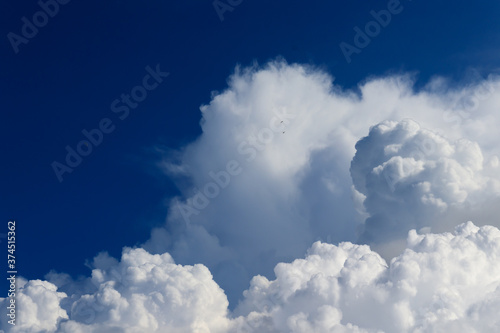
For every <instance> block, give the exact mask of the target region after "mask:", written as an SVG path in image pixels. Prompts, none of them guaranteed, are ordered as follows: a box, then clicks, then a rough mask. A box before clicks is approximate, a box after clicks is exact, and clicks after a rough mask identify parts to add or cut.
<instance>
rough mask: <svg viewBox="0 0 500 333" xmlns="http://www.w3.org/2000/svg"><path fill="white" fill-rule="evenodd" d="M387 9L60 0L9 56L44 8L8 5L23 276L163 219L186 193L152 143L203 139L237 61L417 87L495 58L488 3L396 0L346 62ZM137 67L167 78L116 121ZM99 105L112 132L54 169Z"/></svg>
mask: <svg viewBox="0 0 500 333" xmlns="http://www.w3.org/2000/svg"><path fill="white" fill-rule="evenodd" d="M389 2H390V1H389ZM387 6H388V2H386V1H382V2H366V1H358V0H354V1H335V2H333V1H332V2H327V1H316V0H313V1H308V2H304V1H273V2H269V1H258V0H257V1H242V2H241V3H240V4H238V5H237V6H235V7H234V8H233V10H232V11H227V12H224V13H223V18H224V20H222V21H221V20H220V17H219V15H218V13H217V11H216V9H215V8H214V6H213V4H212V2H210V1H202V2H191V1H181V2H169V1H163V2H161V1H151V2H146V3H139V2H134V1H130V0H115V1H109V2H104V3H103V2H98V1H91V2H88V1H87V2H77V1H70V2H68V3H67V4H64V5H62V4H61V5H60V7H59V11H58V13H57V14H55V15H54V17H51V18H49V20H48V23H47V25H46V26H43V27H41V28H39V31H38V33H37V34H36V36H34V37H33V38H31V39H29V41H28V42H27V43H26V44H20V45H18V48H19V50H18V52H17V53H16V52H15V50H14V47H13V46H12V43H11V42H10V41H9V39H8V37H7V35H8V34H9V33H10V32H13V33H15V34H18V35H20V34H21V29H22V26H23V21H22V20H21V19H22V18H23V17H27V18H28V19H29V20H30V21H32V18H33V15H34V14H35V13H36V12H38V11H40V6H39V4H37V2H35V1H30V2H22V3H18V2H11V3H4V6H3V10H2V14H1V16H2V17H1V22H2V34H3V36H4V38H3V42H2V43H1V44H0V45H1V46H0V50H1V51H0V52H1V55H2V62H1V65H0V66H1V72H2V79H1V86H0V92H1V97H2V98H1V100H2V110H3V111H2V113H3V115H4V121H2V122H1V131H0V132H1V133H2V140H1V150H2V155H3V162H2V165H1V167H0V168H1V174H2V182H1V185H0V186H1V197H0V202H1V203H0V215H1V216H2V220H3V221H4V223H5V227H4V229H3V231H2V230H0V232H6V224H7V221H8V220H9V219H15V220H16V221H17V244H18V246H17V257H18V259H17V264H18V267H19V272H20V275H22V276H23V277H25V278H27V279H28V280H30V279H38V278H40V279H41V278H43V277H44V275H45V274H46V273H48V272H49V271H50V270H55V271H57V272H65V273H68V274H70V275H71V276H73V277H74V278H76V277H77V276H79V275H84V276H88V275H89V274H90V269H89V268H88V267H87V266H85V262H86V261H89V260H92V258H93V257H94V256H95V255H96V254H97V253H99V252H101V251H107V252H108V253H109V254H110V255H111V256H113V257H117V258H118V257H120V254H121V252H122V248H123V247H124V246H130V247H134V246H137V245H140V244H142V243H144V242H146V241H147V240H148V239H149V237H150V232H151V230H152V229H153V228H155V227H160V226H163V225H164V224H165V221H166V217H167V215H168V214H169V205H168V202H169V201H170V199H172V198H173V197H175V196H176V195H179V194H180V193H181V192H180V190H179V189H178V187H177V186H176V182H175V181H174V180H175V179H173V178H171V177H168V176H167V175H165V174H164V173H163V171H162V170H160V168H159V167H158V163H159V162H160V161H161V160H162V158H163V157H164V156H163V155H162V154H164V151H173V150H177V149H180V148H181V147H184V146H186V145H187V144H189V143H191V142H193V141H194V140H196V139H197V138H198V137H199V135H200V134H201V128H200V125H199V122H200V119H201V113H200V109H199V108H200V106H201V105H203V104H208V103H210V101H211V100H212V91H218V92H221V91H223V90H224V89H226V88H227V85H228V84H227V80H228V77H229V76H230V75H231V74H232V73H233V72H234V68H235V66H237V65H242V66H244V67H245V66H250V65H252V63H253V62H258V63H259V64H265V63H267V62H268V61H272V60H275V59H285V60H286V61H287V62H288V63H289V64H291V63H299V64H305V65H312V66H314V67H316V68H319V69H321V70H322V71H324V72H326V73H329V74H330V75H332V76H333V77H334V78H335V84H338V85H340V86H341V87H343V88H344V89H350V88H354V89H357V88H356V87H357V85H358V84H359V83H360V82H365V81H366V80H367V79H369V78H370V77H373V76H384V75H389V74H397V73H416V84H415V86H416V87H417V88H418V87H421V86H424V85H425V84H427V83H428V82H429V80H430V79H431V78H433V77H435V76H444V77H447V78H450V79H451V82H452V83H451V85H453V84H460V82H467V80H469V79H470V78H469V76H468V75H469V73H470V70H471V69H475V70H476V73H477V72H478V73H480V75H481V77H483V78H484V77H486V75H487V74H488V73H491V72H495V71H496V70H497V69H498V68H499V66H500V59H499V58H498V52H499V51H500V49H499V47H500V21H499V20H498V13H499V10H500V3H498V2H497V1H483V2H474V3H473V2H468V1H453V2H452V1H433V2H424V1H418V0H413V1H406V0H403V1H401V3H400V5H399V6H400V9H401V10H400V12H399V13H398V14H393V15H392V18H391V22H390V23H389V24H388V25H387V26H386V27H382V28H381V30H380V33H378V34H377V35H376V36H374V37H373V38H371V41H370V43H369V44H368V45H367V46H366V47H364V48H362V49H361V51H360V53H359V54H353V55H352V61H351V62H350V63H348V62H347V61H346V59H345V57H344V55H343V53H342V51H341V49H340V47H339V44H340V43H342V42H345V43H349V44H352V45H354V44H355V43H354V37H355V34H356V32H355V30H353V28H354V27H356V26H357V27H360V28H361V29H364V26H365V24H366V23H367V22H369V21H371V20H373V17H372V15H371V14H370V11H372V10H374V11H380V10H384V9H387ZM147 66H150V67H151V68H156V67H157V66H159V68H160V69H161V71H164V72H168V73H169V76H168V77H165V78H164V80H163V82H161V83H160V84H159V85H158V86H157V87H156V88H155V89H153V90H151V91H148V95H147V98H145V99H144V101H142V102H140V103H139V105H138V106H137V107H136V108H135V109H132V110H131V111H130V115H129V116H128V117H127V118H126V119H123V120H120V119H119V118H118V116H119V114H116V113H114V112H113V111H112V110H111V107H110V105H111V103H112V102H113V101H114V100H115V99H117V98H120V96H121V94H130V92H131V90H132V89H133V88H134V87H136V86H137V85H141V84H142V82H143V78H144V77H145V75H147V74H148V71H147V70H146V67H147ZM104 118H109V119H111V121H112V123H113V125H114V126H115V129H114V130H113V131H112V132H111V133H109V134H104V136H103V141H102V143H101V144H100V145H99V146H97V147H94V148H93V151H92V153H90V154H89V155H88V156H86V157H84V158H83V161H82V162H81V164H80V165H78V166H77V167H75V168H74V170H73V172H72V173H71V174H69V173H66V174H64V175H63V181H62V182H60V181H59V180H58V177H57V176H56V174H55V172H54V170H53V168H52V167H51V163H53V162H54V161H59V162H62V163H64V159H65V157H66V153H67V152H66V150H65V147H66V146H67V145H69V146H70V147H73V148H74V149H76V148H75V147H76V145H77V144H78V142H79V141H81V140H83V139H84V136H83V134H82V130H84V129H86V130H89V131H90V130H92V129H95V128H97V127H98V126H99V122H100V121H101V120H102V119H104ZM318 121H321V120H318ZM311 130H313V129H311ZM367 131H368V128H366V133H368V132H367ZM159 147H161V148H162V149H161V151H162V152H160V149H158V148H159ZM174 259H175V260H176V261H177V260H178V259H177V258H176V257H175V256H174ZM179 260H180V261H182V260H183V259H179ZM181 263H182V262H181ZM185 263H186V264H187V263H189V260H187V259H186V260H185ZM2 267H4V266H3V263H2ZM2 274H4V273H2ZM245 283H248V281H247V282H245ZM2 286H3V284H2ZM6 290H7V288H4V287H2V290H1V291H0V295H2V296H4V295H5V294H6ZM230 298H231V297H230ZM233 298H234V297H233ZM236 298H237V296H236Z"/></svg>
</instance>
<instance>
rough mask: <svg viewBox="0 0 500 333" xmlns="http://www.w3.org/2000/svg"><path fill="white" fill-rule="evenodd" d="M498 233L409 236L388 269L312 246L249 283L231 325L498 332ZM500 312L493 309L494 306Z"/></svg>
mask: <svg viewBox="0 0 500 333" xmlns="http://www.w3.org/2000/svg"><path fill="white" fill-rule="evenodd" d="M499 255H500V231H499V230H498V229H497V228H494V227H491V226H484V227H481V228H478V227H477V226H475V225H474V224H472V223H470V222H469V223H465V224H462V225H460V226H458V227H457V229H456V231H455V232H454V233H444V234H425V235H420V234H417V232H416V231H415V230H412V231H410V233H409V236H408V244H407V249H406V250H405V251H404V252H403V253H402V254H401V255H399V256H398V257H395V258H394V259H392V260H391V262H390V263H389V264H386V262H385V261H384V260H383V259H382V258H381V257H380V256H379V255H378V254H377V253H375V252H373V251H371V250H370V249H369V247H368V246H366V245H355V244H352V243H341V244H339V246H335V245H331V244H325V243H320V242H317V243H315V244H314V245H313V246H312V247H311V249H310V250H309V251H308V254H307V256H306V257H305V259H297V260H295V261H293V262H292V263H289V264H283V263H281V264H279V265H277V266H276V268H275V272H276V279H274V280H271V281H270V280H268V279H266V278H265V277H261V276H258V277H255V278H253V280H252V283H251V286H250V289H249V290H248V291H246V292H245V300H244V301H243V302H242V303H241V304H240V306H239V307H238V309H236V312H237V313H242V316H241V317H239V318H238V319H237V321H238V320H239V321H240V323H239V324H240V325H241V327H242V328H243V327H245V329H249V328H251V329H249V330H248V331H251V332H304V333H305V332H445V331H449V332H497V331H498V330H499V329H500V319H499V318H498V316H497V315H496V314H495V312H494V311H492V309H491V307H492V306H494V307H497V306H498V304H499V303H500V302H499V301H498V296H499V293H500V280H499V279H498V276H499V274H500V262H499V260H498V259H499ZM497 309H498V308H497Z"/></svg>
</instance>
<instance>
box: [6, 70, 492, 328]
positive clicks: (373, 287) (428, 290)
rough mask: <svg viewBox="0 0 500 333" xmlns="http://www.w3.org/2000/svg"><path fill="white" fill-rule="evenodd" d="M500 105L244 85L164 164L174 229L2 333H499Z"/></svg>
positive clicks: (36, 287) (240, 74)
mask: <svg viewBox="0 0 500 333" xmlns="http://www.w3.org/2000/svg"><path fill="white" fill-rule="evenodd" d="M498 91H500V81H499V79H498V77H495V76H489V77H487V78H484V79H477V80H475V81H472V82H467V83H464V84H458V85H453V86H452V85H449V84H447V81H446V80H445V79H442V78H436V79H433V80H432V81H431V82H429V83H428V84H427V85H426V86H424V87H423V88H421V89H418V90H417V89H415V88H414V77H412V76H410V75H395V76H388V77H379V78H370V79H368V80H366V81H365V82H363V83H362V84H360V85H359V86H358V87H357V89H356V90H345V89H343V88H342V87H340V86H338V85H335V84H334V80H333V78H332V77H331V76H330V75H328V74H327V73H324V72H323V71H321V70H318V69H316V68H313V67H309V66H301V65H289V64H287V63H286V62H284V61H274V62H270V63H269V64H267V65H265V66H263V67H258V66H253V67H250V68H240V67H238V68H237V69H236V70H235V73H234V74H233V75H231V76H230V78H229V79H228V87H227V89H226V90H224V91H222V92H214V93H213V97H212V100H211V101H209V103H208V104H206V105H203V106H202V107H201V113H202V119H201V121H200V125H201V128H202V134H201V135H200V137H199V138H197V140H196V141H194V142H192V143H190V144H188V145H187V146H185V147H181V148H180V149H178V150H176V151H172V150H171V149H161V147H159V148H160V149H159V151H161V152H165V153H162V155H161V159H160V160H161V162H159V166H160V167H161V168H162V170H164V171H165V173H166V174H167V175H168V176H169V177H172V179H174V181H175V182H176V183H177V184H178V187H179V189H180V192H181V195H180V196H178V197H176V198H171V200H170V203H169V213H168V216H167V218H166V223H165V225H164V226H163V227H159V228H156V229H154V230H153V231H152V232H151V237H150V239H149V240H147V241H146V242H145V243H144V244H143V245H142V246H141V247H139V248H134V249H131V248H124V250H123V254H122V257H121V258H120V259H119V260H118V259H115V258H112V257H110V256H108V255H107V254H105V253H103V254H99V255H98V256H97V257H96V258H95V259H94V260H93V262H92V264H91V265H90V266H91V267H92V274H91V276H89V277H86V278H85V277H83V278H80V279H78V280H73V279H72V278H71V277H69V276H68V275H66V274H62V273H53V272H52V273H49V274H48V275H47V276H46V281H42V280H32V281H26V280H20V281H19V284H18V288H19V290H18V291H19V293H18V295H17V297H18V300H19V308H18V315H19V316H18V318H17V320H18V324H17V325H16V326H15V327H11V326H10V325H7V323H6V319H7V317H2V318H0V322H1V325H2V327H1V329H3V330H6V331H8V332H51V333H52V332H126V333H129V332H130V333H131V332H161V333H163V332H174V333H175V332H183V333H184V332H199V333H201V332H211V333H214V332H224V333H226V332H228V333H229V332H266V333H267V332H269V333H271V332H441V331H450V332H456V331H466V332H496V331H499V330H500V327H499V321H498V319H497V317H498V316H497V313H498V311H499V310H500V302H499V301H498V300H499V299H500V289H499V284H500V279H499V278H498V277H499V276H500V274H499V273H500V272H499V270H500V266H499V265H500V261H499V258H500V257H499V251H500V231H499V230H498V229H497V228H498V227H500V221H499V220H498V212H499V211H498V207H499V204H500V178H499V177H500V176H499V174H500V173H499V172H498V171H499V164H500V163H499V158H498V156H499V155H500V149H499V146H498V142H499V139H500V132H498V131H497V130H496V128H498V127H499V126H500V117H498V115H497V110H498V109H499V108H500V94H499V93H498ZM167 152H168V153H167ZM467 221H473V222H474V224H473V223H471V222H467ZM305 253H306V256H305V257H304V254H305ZM297 258H303V259H297ZM6 301H7V300H5V299H3V300H0V302H2V304H1V306H2V307H5V306H6Z"/></svg>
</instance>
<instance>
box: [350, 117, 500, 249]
mask: <svg viewBox="0 0 500 333" xmlns="http://www.w3.org/2000/svg"><path fill="white" fill-rule="evenodd" d="M483 162H484V159H483V155H482V152H481V149H480V147H479V145H478V144H477V143H475V142H471V141H468V140H465V139H460V140H457V141H456V142H453V143H452V142H450V141H448V140H447V139H446V138H444V137H442V136H440V135H438V134H436V133H434V132H432V131H429V130H426V129H422V128H420V126H419V125H418V123H417V122H415V121H413V120H410V119H406V120H402V121H400V122H395V121H385V122H382V123H380V124H378V125H376V126H373V127H372V128H371V129H370V133H369V134H368V136H367V137H365V138H363V139H361V140H360V141H358V143H357V144H356V155H355V156H354V158H353V160H352V162H351V168H350V170H351V176H352V180H353V184H354V187H355V189H356V190H357V191H359V192H360V193H361V194H363V196H364V203H363V204H364V207H365V209H366V212H367V213H368V214H369V218H367V220H366V221H365V224H364V228H363V231H362V234H361V236H360V241H361V242H362V243H366V242H370V243H373V244H380V243H385V244H387V243H389V242H391V241H394V240H397V239H398V238H402V237H405V235H406V233H407V232H408V230H409V229H413V228H416V229H418V230H420V229H422V228H425V229H426V230H429V228H431V230H434V229H435V227H438V230H439V229H440V225H442V224H443V220H444V217H445V216H446V214H447V212H448V210H449V209H450V208H453V209H455V210H457V209H463V208H468V207H469V206H471V205H474V204H477V202H478V201H480V200H481V199H482V200H484V198H487V197H492V196H498V191H492V189H494V188H496V187H498V186H495V185H492V184H497V185H498V184H499V181H498V179H495V178H491V177H488V176H486V175H484V174H483V172H482V171H483V164H484V163H483ZM381 252H384V251H381Z"/></svg>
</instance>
